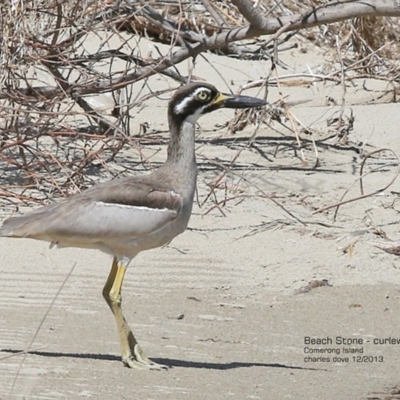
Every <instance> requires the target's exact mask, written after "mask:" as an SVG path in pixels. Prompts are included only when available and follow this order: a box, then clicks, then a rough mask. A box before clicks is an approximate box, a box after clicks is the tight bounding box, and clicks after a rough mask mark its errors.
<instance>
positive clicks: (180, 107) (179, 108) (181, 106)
mask: <svg viewBox="0 0 400 400" xmlns="http://www.w3.org/2000/svg"><path fill="white" fill-rule="evenodd" d="M203 91H207V92H208V93H211V90H210V89H209V88H206V87H199V88H197V89H196V90H195V91H194V92H192V94H191V96H188V97H185V98H184V99H183V100H182V101H181V102H180V103H178V104H177V105H176V106H175V109H174V111H175V114H182V113H183V111H184V110H185V108H186V106H187V105H188V103H189V102H190V101H192V100H193V99H194V98H195V97H196V95H197V94H198V93H200V92H203Z"/></svg>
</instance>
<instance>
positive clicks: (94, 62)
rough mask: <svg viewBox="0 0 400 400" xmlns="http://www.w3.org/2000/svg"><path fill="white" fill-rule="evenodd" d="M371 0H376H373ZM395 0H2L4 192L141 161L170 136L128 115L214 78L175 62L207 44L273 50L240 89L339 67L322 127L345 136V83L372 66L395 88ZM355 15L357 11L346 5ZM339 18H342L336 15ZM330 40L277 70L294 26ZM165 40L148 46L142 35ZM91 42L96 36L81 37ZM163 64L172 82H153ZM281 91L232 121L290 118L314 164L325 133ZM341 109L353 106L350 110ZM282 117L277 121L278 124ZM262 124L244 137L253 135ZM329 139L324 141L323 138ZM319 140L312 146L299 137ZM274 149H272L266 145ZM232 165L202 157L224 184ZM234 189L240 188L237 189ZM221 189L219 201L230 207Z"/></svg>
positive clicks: (255, 56) (36, 197) (44, 189)
mask: <svg viewBox="0 0 400 400" xmlns="http://www.w3.org/2000/svg"><path fill="white" fill-rule="evenodd" d="M370 3H374V4H373V7H372V6H371V4H370ZM385 15H393V16H397V15H398V10H397V9H396V8H395V7H394V3H393V8H391V7H390V6H388V4H387V2H382V4H380V2H368V1H367V2H359V1H350V2H347V3H346V4H340V8H338V7H337V6H336V5H335V4H334V3H332V4H326V3H325V2H322V1H306V2H296V1H293V0H290V1H282V2H276V1H268V0H263V1H255V2H254V1H248V0H245V1H239V0H236V1H232V2H228V1H215V2H214V1H213V2H211V1H208V0H202V1H200V0H199V1H152V2H146V1H130V0H117V1H112V0H106V1H104V0H102V1H100V0H91V1H82V0H75V1H66V0H56V1H47V0H30V1H22V0H19V1H11V0H6V1H3V2H2V3H1V4H0V18H1V21H0V26H1V32H0V41H1V53H0V159H1V170H2V174H1V181H2V183H3V185H2V189H1V192H0V196H1V197H2V198H3V199H4V201H7V202H9V201H12V202H13V201H14V200H16V203H18V202H20V201H40V202H41V201H43V200H45V199H46V198H48V197H49V196H51V197H54V196H57V195H62V196H64V195H68V194H70V193H73V192H76V191H78V190H80V188H82V187H85V186H87V185H89V184H91V183H93V181H95V180H97V179H98V177H102V178H104V177H106V178H110V177H111V176H117V175H119V174H123V173H124V172H126V171H127V170H131V169H135V167H139V166H142V168H147V165H148V163H149V162H151V158H149V157H148V156H147V155H144V154H143V151H142V150H143V148H145V147H146V146H148V145H154V144H156V143H160V144H163V143H165V142H166V139H167V138H166V137H165V136H163V135H161V134H157V133H155V134H154V133H153V134H151V135H150V134H148V132H147V127H146V126H145V125H143V126H136V125H135V122H133V123H132V121H133V119H134V116H135V115H137V114H138V113H140V111H141V109H142V107H143V106H144V105H146V104H147V103H148V102H149V101H150V100H152V99H154V98H157V97H158V96H160V95H163V94H165V95H168V94H169V92H170V91H171V90H173V89H174V88H176V87H177V86H178V85H179V84H180V83H184V82H187V81H188V80H190V79H192V80H193V79H200V80H201V79H206V77H205V76H193V71H192V69H191V68H190V67H189V68H188V69H187V74H186V75H183V74H182V72H181V71H182V69H180V70H179V69H178V68H177V66H178V65H179V64H180V63H181V62H182V61H184V60H186V59H192V60H195V59H196V57H199V56H200V55H203V54H205V53H206V52H208V51H211V52H213V53H215V54H217V55H219V56H220V57H230V58H233V59H250V60H254V62H256V61H258V60H260V61H261V60H263V61H265V60H267V61H269V63H270V73H269V74H268V75H267V76H265V77H264V78H263V79H260V80H257V81H253V82H249V83H248V84H247V85H246V86H244V87H242V88H241V90H243V91H244V90H247V89H249V88H252V87H261V88H263V93H264V96H267V95H268V88H269V87H271V86H278V87H280V86H281V85H283V86H284V85H296V84H299V85H301V84H304V83H306V84H307V83H310V82H315V81H322V82H323V81H332V80H333V81H335V82H336V83H338V84H341V85H342V86H343V98H342V104H341V105H342V112H341V113H340V114H339V115H338V116H337V118H336V119H335V120H334V121H331V122H330V127H329V130H328V131H327V135H326V139H328V138H332V137H336V139H337V141H338V142H340V143H341V144H342V145H343V146H351V145H352V141H351V130H352V126H351V125H352V121H351V120H350V119H349V118H350V117H346V115H344V107H345V105H346V83H347V82H349V81H351V80H353V79H360V78H370V79H380V80H385V81H387V83H388V87H389V89H388V90H389V91H390V93H391V96H392V98H391V99H392V100H393V101H395V100H396V98H397V89H398V80H399V77H398V73H399V69H398V65H397V62H396V53H397V52H398V36H399V33H398V32H399V22H398V20H397V19H390V18H388V17H384V16H385ZM350 16H351V17H357V16H358V18H357V19H352V20H349V17H350ZM333 21H342V22H336V23H332V24H329V25H325V24H326V23H330V22H333ZM295 36H296V37H297V38H301V40H307V41H309V42H310V43H313V44H314V45H317V46H321V47H323V46H325V47H328V46H330V47H332V46H333V48H334V49H335V51H334V53H335V55H334V57H333V58H332V60H330V62H329V64H326V65H325V66H324V69H323V71H324V72H323V73H322V74H317V73H313V72H310V73H309V74H304V75H303V76H302V77H296V76H295V77H291V76H289V75H288V76H282V75H279V74H278V73H277V68H276V66H279V65H280V63H281V61H280V57H279V55H280V54H281V53H282V52H283V51H285V50H287V49H290V48H294V47H296V46H297V43H296V42H295V41H293V40H292V39H293V38H294V37H295ZM145 39H146V40H151V41H154V42H157V43H163V44H167V45H168V48H169V50H168V51H166V52H164V53H162V52H160V50H159V48H158V47H154V48H151V49H149V48H147V49H146V46H143V41H144V40H145ZM89 41H91V42H93V43H95V47H94V48H93V47H90V48H89V46H88V45H87V43H88V42H89ZM156 74H160V75H162V76H163V77H164V78H165V81H166V82H167V84H166V85H165V88H164V89H163V90H158V91H154V90H152V88H151V79H152V77H153V76H154V75H156ZM288 104H289V103H287V102H286V99H284V98H283V96H282V98H281V99H280V101H279V104H278V103H276V104H273V105H271V107H269V108H268V109H267V110H266V111H265V110H264V111H262V112H260V111H258V112H256V113H255V112H251V113H247V112H240V113H238V114H236V117H235V119H234V120H233V121H231V122H230V123H229V125H228V128H229V132H230V133H235V132H238V131H240V130H242V129H243V128H244V127H245V126H246V125H248V124H255V125H256V126H259V125H260V124H261V123H266V124H267V125H269V126H272V125H282V126H284V127H285V129H287V130H288V131H289V132H291V134H290V138H289V140H293V146H295V147H296V148H297V151H298V152H299V155H300V156H299V161H300V163H301V164H302V165H303V166H306V167H307V168H318V166H319V160H318V141H317V142H316V140H315V139H314V137H313V132H312V129H309V128H308V127H307V126H305V125H304V124H303V123H302V122H301V121H299V120H298V119H297V118H296V117H295V115H294V114H293V113H291V111H290V104H289V106H288ZM346 118H347V119H346ZM274 129H275V128H274ZM256 132H257V130H255V131H254V134H253V135H251V136H250V137H249V138H248V140H247V144H246V146H248V147H250V146H252V145H253V144H254V143H255V142H256V141H257V138H256ZM319 143H321V141H319ZM128 146H129V148H134V149H135V150H136V156H135V157H133V159H132V160H131V161H132V163H131V164H132V165H133V166H132V165H129V166H125V165H123V166H122V167H121V166H117V165H116V163H115V160H116V158H117V157H118V155H119V154H120V152H121V150H122V149H126V148H127V147H128ZM309 146H311V147H312V149H313V150H312V151H313V153H314V157H313V159H312V160H311V161H310V160H307V157H306V156H305V155H304V149H305V148H307V147H309ZM272 151H273V150H272ZM239 157H240V151H239V152H238V154H237V156H236V157H234V159H233V160H231V162H230V164H229V165H228V166H221V165H220V163H218V162H217V161H216V160H211V161H210V160H208V162H211V163H213V165H214V166H215V167H216V168H220V171H221V173H220V175H218V177H217V178H216V179H215V180H214V181H213V182H211V183H210V193H209V194H208V195H207V196H206V198H210V197H211V198H212V197H213V196H214V195H212V193H213V192H215V190H217V189H218V188H222V189H224V190H226V183H225V182H224V178H225V175H226V173H227V171H228V170H229V169H230V168H232V166H233V165H234V163H235V162H236V161H237V160H238V159H239ZM234 198H235V196H234ZM226 201H227V198H226V197H225V198H224V199H223V200H222V201H221V202H219V203H218V204H216V206H217V207H219V208H220V207H222V206H223V205H224V204H225V203H226Z"/></svg>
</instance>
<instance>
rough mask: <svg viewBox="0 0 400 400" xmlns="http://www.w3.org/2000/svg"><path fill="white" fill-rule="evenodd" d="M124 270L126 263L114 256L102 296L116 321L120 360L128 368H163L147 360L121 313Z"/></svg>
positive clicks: (163, 367)
mask: <svg viewBox="0 0 400 400" xmlns="http://www.w3.org/2000/svg"><path fill="white" fill-rule="evenodd" d="M125 272H126V265H125V264H124V263H123V262H122V261H121V260H119V261H118V260H117V258H116V257H114V260H113V264H112V267H111V271H110V274H109V275H108V278H107V282H106V284H105V285H104V288H103V297H104V298H105V300H106V302H107V304H108V306H109V307H110V309H111V311H112V312H113V314H114V317H115V321H116V323H117V328H118V334H119V340H120V344H121V352H122V362H123V363H124V364H125V365H126V366H127V367H130V368H136V369H165V368H167V367H166V366H164V365H160V364H157V363H155V362H153V361H151V360H149V359H148V358H147V357H146V356H145V355H144V353H143V351H142V349H141V348H140V346H139V344H138V342H137V341H136V339H135V337H134V336H133V333H132V331H131V329H130V328H129V325H128V323H127V322H126V320H125V317H124V315H123V313H122V308H121V303H122V296H121V289H122V284H123V281H124V276H125Z"/></svg>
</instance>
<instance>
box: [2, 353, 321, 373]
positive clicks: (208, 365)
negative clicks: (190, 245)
mask: <svg viewBox="0 0 400 400" xmlns="http://www.w3.org/2000/svg"><path fill="white" fill-rule="evenodd" d="M0 351H1V352H3V353H11V354H15V355H17V354H24V353H25V352H24V351H23V350H16V349H1V350H0ZM27 354H30V355H35V356H41V357H55V358H58V357H60V358H61V357H67V358H83V359H92V360H102V361H115V362H117V361H118V362H121V357H119V356H115V355H109V354H91V353H56V352H51V351H38V350H31V351H28V352H27ZM0 360H1V357H0ZM152 361H154V362H156V363H158V364H163V365H165V366H167V367H169V368H172V367H178V368H197V369H202V368H204V369H213V370H222V371H224V370H229V369H236V368H250V367H265V368H286V369H298V370H309V371H316V370H321V369H320V368H310V367H307V368H305V367H299V366H292V365H285V364H278V363H258V362H241V361H233V362H229V363H212V362H201V361H188V360H178V359H174V358H152Z"/></svg>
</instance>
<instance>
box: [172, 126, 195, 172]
mask: <svg viewBox="0 0 400 400" xmlns="http://www.w3.org/2000/svg"><path fill="white" fill-rule="evenodd" d="M170 132H171V137H170V142H169V145H168V157H167V163H168V164H176V165H179V166H180V167H182V168H190V167H191V166H193V165H196V154H195V140H194V136H195V125H194V123H193V122H192V121H187V120H184V121H183V122H182V123H181V124H179V125H176V124H174V122H172V121H170Z"/></svg>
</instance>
